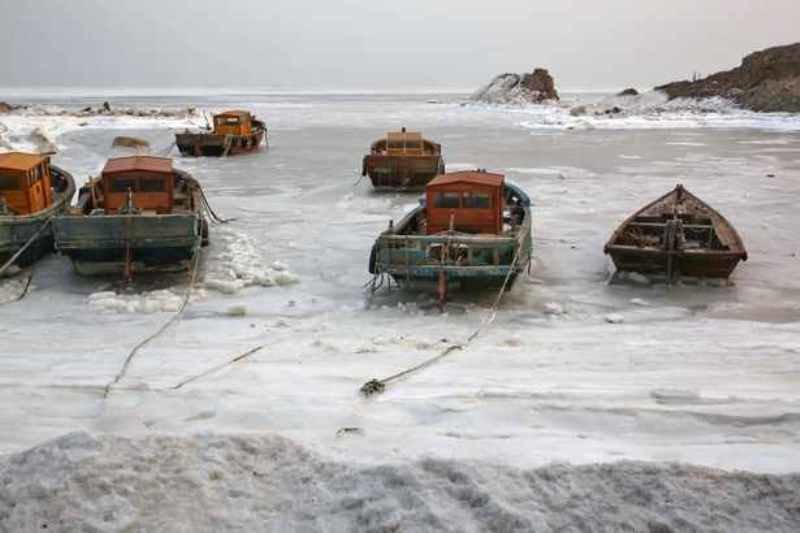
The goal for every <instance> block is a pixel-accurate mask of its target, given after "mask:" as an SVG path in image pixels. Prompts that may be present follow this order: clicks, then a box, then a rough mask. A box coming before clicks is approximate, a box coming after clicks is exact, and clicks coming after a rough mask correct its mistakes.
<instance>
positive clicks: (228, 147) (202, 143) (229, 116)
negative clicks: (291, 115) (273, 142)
mask: <svg viewBox="0 0 800 533" xmlns="http://www.w3.org/2000/svg"><path fill="white" fill-rule="evenodd" d="M213 119H214V126H213V128H212V127H211V126H210V125H208V126H207V129H208V130H210V131H198V132H192V131H189V130H186V131H184V132H183V133H176V134H175V144H176V145H177V146H178V149H179V150H180V151H181V153H182V154H183V155H190V156H214V157H220V156H222V157H225V156H228V155H232V154H241V153H245V152H253V151H255V150H258V149H259V148H260V147H261V144H262V143H263V142H265V139H266V137H267V127H266V125H265V124H264V123H263V122H262V121H260V120H256V118H255V116H254V115H252V114H251V113H250V112H249V111H242V110H232V111H225V112H223V113H219V114H216V115H214V117H213Z"/></svg>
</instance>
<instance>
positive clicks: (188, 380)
mask: <svg viewBox="0 0 800 533" xmlns="http://www.w3.org/2000/svg"><path fill="white" fill-rule="evenodd" d="M266 347H267V345H266V344H262V345H260V346H256V347H255V348H250V349H249V350H247V351H246V352H244V353H241V354H239V355H237V356H236V357H234V358H233V359H231V360H230V361H225V362H224V363H221V364H219V365H216V366H213V367H211V368H209V369H208V370H205V371H203V372H201V373H199V374H197V375H196V376H192V377H190V378H186V379H184V380H183V381H181V382H180V383H178V384H177V385H175V386H173V387H171V389H172V390H178V389H180V388H181V387H183V386H184V385H186V384H188V383H191V382H193V381H196V380H198V379H200V378H204V377H206V376H208V375H209V374H213V373H214V372H217V371H219V370H222V369H223V368H225V367H226V366H230V365H232V364H235V363H238V362H239V361H241V360H243V359H246V358H247V357H250V356H251V355H253V354H254V353H256V352H259V351H261V350H263V349H264V348H266Z"/></svg>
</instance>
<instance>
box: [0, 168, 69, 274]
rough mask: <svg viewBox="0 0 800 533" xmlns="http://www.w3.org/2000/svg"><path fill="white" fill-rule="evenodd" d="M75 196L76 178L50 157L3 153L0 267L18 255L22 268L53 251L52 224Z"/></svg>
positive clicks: (0, 175) (0, 199)
mask: <svg viewBox="0 0 800 533" xmlns="http://www.w3.org/2000/svg"><path fill="white" fill-rule="evenodd" d="M74 194H75V181H74V180H73V179H72V175H70V174H69V173H68V172H66V171H64V170H62V169H60V168H59V167H57V166H55V165H52V164H50V158H49V157H48V156H46V155H39V154H26V153H21V152H12V153H6V154H0V266H3V265H4V264H5V263H6V262H8V261H10V260H11V259H12V258H13V257H14V256H15V255H17V254H18V252H21V253H19V255H18V257H17V258H16V259H15V260H14V263H15V264H16V265H17V266H20V267H25V266H28V265H30V264H32V263H34V262H35V261H36V260H37V259H39V258H40V257H41V256H42V255H44V254H46V253H48V252H51V251H52V250H53V232H52V227H51V226H49V223H50V221H51V219H53V217H54V216H55V215H56V214H58V213H61V212H62V211H64V210H65V209H66V208H67V207H68V206H69V202H70V200H71V199H72V196H73V195H74ZM29 241H30V242H29ZM26 246H27V247H26ZM23 247H26V248H25V250H24V251H23V250H22V248H23Z"/></svg>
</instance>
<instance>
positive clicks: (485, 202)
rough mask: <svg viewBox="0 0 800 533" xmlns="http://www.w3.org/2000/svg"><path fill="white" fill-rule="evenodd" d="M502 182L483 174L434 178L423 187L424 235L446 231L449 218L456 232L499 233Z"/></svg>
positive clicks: (471, 172)
mask: <svg viewBox="0 0 800 533" xmlns="http://www.w3.org/2000/svg"><path fill="white" fill-rule="evenodd" d="M504 179H505V177H504V176H503V175H502V174H492V173H490V172H486V171H464V172H450V173H448V174H440V175H438V176H436V177H435V178H434V179H433V180H432V181H431V182H430V183H428V185H427V187H426V188H425V195H426V204H425V205H426V207H425V210H426V219H427V233H428V234H429V235H431V234H435V233H439V232H442V231H447V230H449V229H450V221H451V219H452V221H453V229H454V230H455V231H460V232H464V233H491V234H495V235H497V234H500V233H501V232H502V229H503V183H504Z"/></svg>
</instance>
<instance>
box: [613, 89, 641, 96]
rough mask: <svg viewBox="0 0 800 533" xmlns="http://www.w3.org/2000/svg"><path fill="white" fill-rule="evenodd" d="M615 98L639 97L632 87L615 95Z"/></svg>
mask: <svg viewBox="0 0 800 533" xmlns="http://www.w3.org/2000/svg"><path fill="white" fill-rule="evenodd" d="M617 96H639V91H637V90H636V89H634V88H633V87H629V88H627V89H624V90H622V91H620V92H618V93H617Z"/></svg>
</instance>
